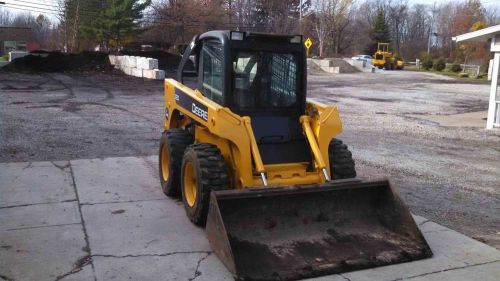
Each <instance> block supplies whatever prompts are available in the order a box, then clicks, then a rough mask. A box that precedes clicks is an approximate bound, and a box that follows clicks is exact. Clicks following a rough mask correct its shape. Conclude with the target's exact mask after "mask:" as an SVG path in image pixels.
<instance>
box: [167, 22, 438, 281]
mask: <svg viewBox="0 0 500 281" xmlns="http://www.w3.org/2000/svg"><path fill="white" fill-rule="evenodd" d="M306 84H307V63H306V55H305V50H304V47H303V42H302V37H301V36H282V35H270V34H261V33H249V32H240V31H210V32H207V33H204V34H202V35H199V36H196V37H195V38H194V39H193V41H192V42H191V44H190V45H189V46H188V47H187V49H186V51H185V53H184V56H183V58H182V60H181V62H180V66H179V69H178V73H177V80H174V79H166V80H165V104H164V109H165V116H164V120H163V121H164V128H165V131H164V133H163V134H162V136H161V139H160V149H159V171H160V173H159V174H160V182H161V185H162V188H163V191H164V192H165V193H166V194H167V195H169V196H181V197H182V201H183V204H184V208H185V210H186V214H187V216H188V217H189V219H190V220H191V221H192V222H193V223H195V224H197V225H202V226H203V225H205V224H206V232H207V236H208V240H209V242H210V245H211V247H212V248H213V249H214V251H215V253H216V254H217V256H218V257H219V258H220V259H221V261H222V262H223V263H224V265H225V266H226V267H227V268H228V270H229V271H230V272H231V273H233V274H234V276H235V277H236V278H238V279H243V280H290V279H298V278H306V277H312V276H318V275H325V274H333V273H339V272H344V271H351V270H356V269H362V268H369V267H374V266H381V265H388V264H393V263H400V262H406V261H412V260H416V259H422V258H426V257H430V256H431V255H432V252H431V250H430V248H429V246H428V245H427V243H426V241H425V239H424V237H423V236H422V234H421V233H420V231H419V229H418V228H417V226H416V224H415V222H414V220H413V218H412V216H411V214H410V212H409V210H408V208H407V207H406V206H405V205H404V203H403V201H402V200H401V198H400V196H399V195H398V193H397V189H396V188H395V186H394V185H392V184H391V183H390V182H389V181H388V180H378V181H362V180H359V179H356V170H355V165H354V160H353V157H352V153H351V152H350V151H349V149H348V148H347V146H346V145H345V144H343V142H342V141H341V140H339V139H338V138H337V137H338V135H340V133H341V132H342V124H341V121H340V117H339V112H338V110H337V108H336V107H335V106H328V105H323V104H320V103H318V102H316V101H313V100H307V99H306V92H307V91H306V89H307V87H306ZM165 215H166V216H168V215H169V214H165ZM173 227H175V226H173Z"/></svg>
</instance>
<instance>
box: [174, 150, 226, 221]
mask: <svg viewBox="0 0 500 281" xmlns="http://www.w3.org/2000/svg"><path fill="white" fill-rule="evenodd" d="M187 162H191V163H192V164H193V166H194V170H195V175H196V190H197V191H196V193H197V195H196V201H195V202H194V205H193V206H192V207H191V206H189V204H188V203H187V201H186V196H185V192H184V170H185V166H186V163H187ZM181 182H182V186H183V187H182V201H183V203H184V208H185V210H186V214H187V216H188V218H189V219H190V220H191V221H192V222H193V223H194V224H196V225H199V226H205V223H206V220H207V214H208V206H209V204H210V192H211V191H212V190H225V189H228V188H229V177H228V169H227V166H226V163H225V162H224V158H223V157H222V154H221V152H220V150H219V148H217V146H215V145H212V144H207V143H200V144H192V145H190V146H188V148H187V149H186V151H185V152H184V158H183V160H182V172H181Z"/></svg>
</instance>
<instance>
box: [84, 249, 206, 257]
mask: <svg viewBox="0 0 500 281" xmlns="http://www.w3.org/2000/svg"><path fill="white" fill-rule="evenodd" d="M212 253H213V252H212V251H178V252H169V253H164V254H139V255H121V256H120V255H109V254H94V255H92V257H102V258H117V259H123V258H141V257H168V256H173V255H179V254H180V255H189V254H207V256H206V257H208V256H209V255H211V254H212ZM206 257H205V258H206Z"/></svg>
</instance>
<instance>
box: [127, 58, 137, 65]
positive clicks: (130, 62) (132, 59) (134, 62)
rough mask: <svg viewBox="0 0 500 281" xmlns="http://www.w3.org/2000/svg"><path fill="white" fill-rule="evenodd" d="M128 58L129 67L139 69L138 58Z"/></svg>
mask: <svg viewBox="0 0 500 281" xmlns="http://www.w3.org/2000/svg"><path fill="white" fill-rule="evenodd" d="M126 57H127V66H128V67H137V57H135V56H126Z"/></svg>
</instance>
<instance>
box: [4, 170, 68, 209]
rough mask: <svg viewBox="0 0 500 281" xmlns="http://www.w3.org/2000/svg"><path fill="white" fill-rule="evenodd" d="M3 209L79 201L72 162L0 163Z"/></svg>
mask: <svg viewBox="0 0 500 281" xmlns="http://www.w3.org/2000/svg"><path fill="white" fill-rule="evenodd" d="M0 183H1V184H0V188H1V190H0V192H1V196H0V207H6V206H16V205H24V204H38V203H59V202H62V201H68V200H76V194H75V191H74V187H73V181H72V178H71V173H70V169H69V162H68V161H53V162H29V163H26V162H19V163H0Z"/></svg>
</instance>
